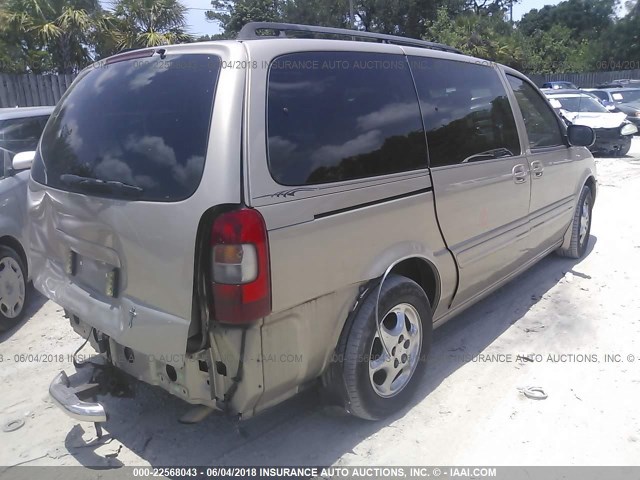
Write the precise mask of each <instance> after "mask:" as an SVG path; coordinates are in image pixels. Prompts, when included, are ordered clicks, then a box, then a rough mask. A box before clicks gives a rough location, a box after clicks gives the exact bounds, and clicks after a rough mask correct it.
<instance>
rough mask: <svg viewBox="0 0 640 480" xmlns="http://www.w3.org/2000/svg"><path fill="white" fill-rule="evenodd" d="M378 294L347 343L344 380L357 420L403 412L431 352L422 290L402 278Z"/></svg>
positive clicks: (359, 315)
mask: <svg viewBox="0 0 640 480" xmlns="http://www.w3.org/2000/svg"><path fill="white" fill-rule="evenodd" d="M377 297H378V287H376V288H373V289H372V290H371V292H370V293H369V294H368V295H367V297H366V298H365V300H364V302H363V304H362V306H361V308H360V309H359V310H358V312H357V314H356V315H355V317H354V318H353V323H352V325H351V329H350V331H349V332H348V335H347V336H346V338H344V339H343V341H342V342H341V343H342V347H339V350H340V349H342V351H343V352H344V353H343V361H342V365H341V367H342V368H341V375H339V377H341V378H339V380H341V381H342V382H343V385H344V396H345V398H344V399H343V400H344V401H345V403H346V407H347V409H348V410H349V412H350V413H351V414H352V415H355V416H357V417H360V418H365V419H369V420H377V419H380V418H384V417H387V416H389V415H392V414H394V413H397V412H399V411H400V410H401V409H402V408H404V407H405V406H406V405H407V404H408V403H409V401H410V399H411V397H412V396H413V394H414V392H415V390H416V387H417V384H418V382H419V381H420V378H421V377H422V375H423V373H424V370H425V367H426V358H427V355H428V353H429V348H430V346H431V333H432V317H431V307H430V305H429V300H428V299H427V296H426V295H425V293H424V291H423V290H422V288H421V287H420V286H419V285H418V284H416V283H415V282H413V281H412V280H409V279H408V278H405V277H402V276H399V275H390V276H388V277H387V278H386V279H385V281H384V283H383V285H382V289H381V291H380V304H379V308H378V313H379V328H377V327H376V300H377Z"/></svg>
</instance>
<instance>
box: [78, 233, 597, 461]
mask: <svg viewBox="0 0 640 480" xmlns="http://www.w3.org/2000/svg"><path fill="white" fill-rule="evenodd" d="M596 241H597V239H596V237H594V236H593V235H592V236H591V238H590V241H589V246H588V252H587V254H590V253H591V251H592V250H593V248H594V245H595V243H596ZM576 263H577V261H576V260H571V259H565V258H560V257H558V256H555V255H550V256H548V257H546V258H544V259H542V260H541V261H540V262H538V263H537V264H536V265H534V266H533V267H531V268H530V269H529V270H528V271H526V272H524V273H523V274H521V275H520V276H518V277H517V278H516V279H514V280H513V281H511V282H509V283H508V284H507V285H505V286H504V287H502V288H500V289H499V290H498V291H496V292H494V293H493V294H491V295H490V296H489V297H487V298H486V299H484V300H482V301H481V302H479V303H477V304H476V305H475V306H473V307H471V308H470V309H469V310H467V311H465V312H463V313H461V314H460V315H458V316H457V317H455V318H454V319H452V320H451V321H449V322H448V323H446V324H445V325H443V326H442V327H440V328H438V329H437V330H436V331H435V332H434V338H433V346H432V349H431V353H430V358H429V365H428V367H427V372H426V375H425V377H424V379H423V380H422V383H421V385H420V386H419V387H418V390H417V394H416V396H415V398H414V401H413V403H412V404H411V405H410V406H409V407H408V408H407V409H405V410H404V411H401V412H399V413H398V414H397V415H396V416H394V417H392V418H388V419H386V420H384V421H377V422H368V421H364V420H359V419H356V418H352V417H349V416H347V415H344V414H342V413H338V412H337V411H336V410H335V409H333V408H331V407H327V406H325V405H323V403H322V401H321V400H320V395H318V391H317V390H309V391H306V392H304V393H302V394H300V395H298V396H296V397H294V398H292V399H290V400H288V401H286V402H284V403H283V404H281V405H279V406H277V407H274V408H272V409H271V410H269V411H266V412H263V413H262V414H260V415H258V416H257V417H255V418H253V419H250V420H246V421H244V422H242V423H240V424H238V423H236V422H234V421H233V420H231V419H229V418H227V417H224V416H221V415H216V414H212V415H211V416H209V417H208V418H206V419H205V420H203V421H202V422H200V423H198V424H195V425H184V424H181V423H178V419H179V418H180V417H181V416H182V415H183V414H184V413H185V412H187V411H188V410H189V408H190V407H189V405H187V404H186V403H184V402H183V401H181V400H179V399H177V398H176V397H172V396H171V395H170V394H168V393H167V392H165V391H164V390H162V389H160V388H157V387H151V386H148V385H146V384H137V385H136V390H137V396H136V398H134V399H122V398H113V397H103V398H101V401H102V402H103V404H104V405H105V408H106V409H107V411H108V412H109V414H110V418H109V421H108V422H107V423H106V425H105V430H106V431H107V432H108V433H109V435H110V436H111V437H112V438H113V439H115V440H117V441H118V442H121V443H122V444H123V445H124V446H125V447H126V448H128V449H130V450H132V451H133V452H134V453H135V454H136V455H137V456H139V457H141V458H142V459H144V460H146V461H147V462H149V463H150V464H151V465H152V466H155V467H158V466H171V465H172V466H182V465H184V466H186V465H200V466H205V465H218V466H220V465H236V466H240V465H243V466H250V465H279V464H281V465H291V464H294V465H315V466H325V465H331V464H333V463H335V462H336V461H337V460H338V459H339V458H341V457H342V456H344V455H345V454H346V453H348V452H351V451H353V449H354V447H356V446H357V445H358V444H359V443H361V442H362V441H363V440H364V439H366V438H367V437H370V436H371V435H372V434H374V433H376V432H377V431H378V430H380V429H382V428H383V427H385V426H386V425H389V424H390V423H392V422H394V421H395V420H397V419H399V418H401V417H403V416H404V415H405V414H406V413H407V411H408V410H409V409H411V407H413V406H414V405H416V404H417V403H420V402H421V401H422V400H423V399H424V398H425V397H426V396H427V395H429V394H430V393H431V392H432V391H433V390H435V389H436V388H437V387H438V386H439V385H440V384H441V383H442V382H443V381H444V380H445V379H446V378H447V377H449V376H450V375H451V374H452V373H454V372H455V371H456V370H458V369H459V368H461V367H462V366H464V365H465V363H466V362H467V359H468V358H472V357H473V356H475V355H477V354H479V353H481V352H482V351H483V350H485V348H486V347H487V346H488V345H490V344H491V343H492V342H493V341H494V340H495V339H496V338H498V337H499V336H500V335H502V333H503V332H505V330H507V329H508V328H509V327H510V326H511V325H513V324H514V323H516V322H518V321H519V320H520V319H521V318H522V317H523V316H524V315H525V314H526V313H527V312H528V310H529V309H530V308H531V307H532V306H533V305H534V304H535V303H537V302H538V301H539V300H540V299H541V298H542V297H543V295H544V294H545V293H546V292H548V291H549V290H550V289H551V288H552V287H553V286H555V285H556V284H557V283H558V282H559V281H560V280H561V279H562V278H563V277H564V275H565V273H566V272H572V273H573V274H574V275H576V276H580V275H581V274H580V272H576V271H573V267H574V266H575V264H576ZM541 279H542V280H541ZM461 350H463V351H464V356H462V355H460V354H459V353H460V351H461ZM85 428H86V430H87V431H89V430H90V429H92V428H93V427H91V426H90V425H85ZM81 430H82V429H81V428H80V427H79V426H76V427H74V429H72V430H71V431H70V432H69V433H68V435H67V439H66V441H65V445H66V446H67V448H68V450H69V452H70V453H71V454H72V455H73V456H74V457H75V458H76V459H77V460H78V461H79V462H80V463H81V464H82V465H85V466H87V467H89V468H91V467H107V466H112V467H114V468H117V467H119V466H122V462H121V461H120V460H118V459H117V458H114V457H112V458H103V457H101V456H99V455H97V454H96V452H95V451H94V450H95V449H94V448H93V447H91V446H88V447H89V448H86V447H84V446H81V445H79V444H78V442H79V441H80V442H81V441H82V435H81V434H82V432H81Z"/></svg>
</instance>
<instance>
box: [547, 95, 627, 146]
mask: <svg viewBox="0 0 640 480" xmlns="http://www.w3.org/2000/svg"><path fill="white" fill-rule="evenodd" d="M544 93H545V95H546V96H547V98H548V99H549V101H550V103H551V106H552V107H553V108H554V109H555V110H556V112H558V113H559V114H560V116H561V117H562V118H563V119H564V120H565V121H566V122H567V123H568V124H573V125H586V126H588V127H591V128H593V130H594V132H595V133H596V141H595V143H594V144H593V145H592V146H591V147H590V150H591V151H592V152H593V153H601V154H604V155H614V156H620V157H622V156H624V155H626V154H627V153H628V152H629V149H630V148H631V138H632V137H633V135H634V134H635V133H637V132H638V129H637V127H636V126H635V125H634V124H633V123H631V122H630V121H629V120H627V114H626V113H623V112H610V111H609V110H607V109H606V108H605V107H604V106H603V105H602V104H601V103H600V102H598V101H597V100H596V99H595V98H593V96H591V95H589V94H587V93H583V92H579V91H573V92H567V91H566V90H565V91H558V90H552V91H550V90H544Z"/></svg>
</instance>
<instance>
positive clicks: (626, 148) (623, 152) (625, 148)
mask: <svg viewBox="0 0 640 480" xmlns="http://www.w3.org/2000/svg"><path fill="white" fill-rule="evenodd" d="M629 150H631V137H629V141H628V142H626V143H624V144H623V145H622V146H621V147H620V150H618V156H619V157H624V156H625V155H626V154H627V153H629Z"/></svg>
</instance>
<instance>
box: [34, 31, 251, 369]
mask: <svg viewBox="0 0 640 480" xmlns="http://www.w3.org/2000/svg"><path fill="white" fill-rule="evenodd" d="M234 55H239V56H240V57H242V55H244V53H243V50H242V48H239V44H233V43H231V44H220V45H212V44H209V45H208V46H206V47H205V46H191V47H189V46H183V47H174V48H166V49H164V48H163V49H158V50H156V51H154V50H153V49H151V50H144V51H137V52H131V53H127V54H123V55H121V56H117V57H112V58H111V59H109V60H107V61H106V62H103V63H101V64H98V65H94V66H93V67H90V68H88V69H86V70H85V71H83V72H82V73H81V74H80V75H79V78H78V79H76V81H75V82H74V84H73V85H72V87H71V88H70V89H69V91H68V92H67V93H66V94H65V96H64V97H63V99H62V100H61V102H60V104H59V105H58V106H57V108H56V110H55V111H54V113H53V115H52V117H51V119H50V120H49V122H48V123H47V126H46V128H45V130H44V133H43V136H42V140H41V143H40V146H39V149H38V152H37V154H36V159H35V161H34V164H33V167H32V170H31V172H32V173H31V175H32V180H31V182H30V187H29V214H30V231H31V235H30V240H31V250H32V257H33V272H32V278H33V281H34V285H35V287H36V288H37V289H38V290H39V291H40V292H42V293H43V294H44V295H46V296H47V297H49V298H50V299H52V300H54V301H55V302H57V303H58V304H60V305H61V306H63V307H64V308H65V309H66V310H68V311H69V312H70V313H71V314H73V315H76V316H77V317H78V318H79V319H80V320H82V321H83V322H86V323H88V324H89V325H91V326H93V327H95V328H96V329H98V330H99V331H101V332H104V333H105V334H107V335H109V336H111V337H112V338H113V339H114V340H115V341H116V342H118V343H120V344H122V345H124V346H128V347H130V348H132V349H133V350H135V351H139V352H143V353H145V354H148V355H153V356H155V357H156V358H157V359H165V360H166V361H167V362H168V363H179V362H180V361H181V355H182V354H184V352H185V346H186V342H187V338H188V337H189V336H191V335H193V334H194V333H197V330H198V327H199V324H198V321H194V322H192V321H191V318H192V303H193V285H194V255H195V248H196V247H195V245H196V237H197V234H198V226H199V223H200V221H201V219H202V218H203V215H204V214H205V212H206V211H207V210H209V209H210V208H211V207H214V206H216V205H221V204H229V203H239V202H240V138H241V137H240V125H241V118H242V117H241V114H242V98H243V97H242V95H243V93H242V92H243V88H244V74H243V72H242V71H234V70H230V69H222V68H221V65H222V64H223V62H226V61H229V60H230V59H232V58H234ZM216 91H217V92H224V95H220V94H219V93H218V97H222V100H219V99H216V100H215V101H214V98H215V97H216ZM210 132H211V134H210Z"/></svg>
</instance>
